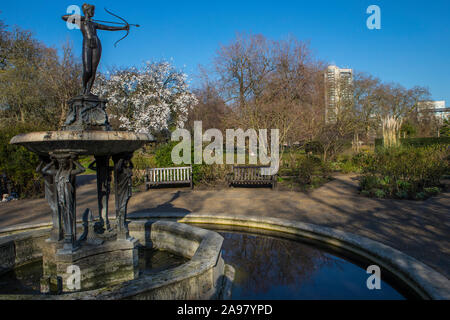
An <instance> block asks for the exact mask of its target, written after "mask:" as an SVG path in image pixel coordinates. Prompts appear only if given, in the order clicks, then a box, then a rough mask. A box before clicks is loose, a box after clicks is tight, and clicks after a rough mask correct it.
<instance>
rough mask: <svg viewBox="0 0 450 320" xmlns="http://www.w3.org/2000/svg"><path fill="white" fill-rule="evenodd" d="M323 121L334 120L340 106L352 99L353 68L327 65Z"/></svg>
mask: <svg viewBox="0 0 450 320" xmlns="http://www.w3.org/2000/svg"><path fill="white" fill-rule="evenodd" d="M324 78H325V122H327V123H328V122H334V121H336V116H337V115H338V113H339V110H340V108H342V107H343V105H344V104H345V103H348V102H351V101H353V90H352V86H353V70H352V69H341V68H338V67H337V66H333V65H331V66H328V68H327V70H326V71H325V75H324Z"/></svg>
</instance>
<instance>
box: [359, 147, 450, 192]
mask: <svg viewBox="0 0 450 320" xmlns="http://www.w3.org/2000/svg"><path fill="white" fill-rule="evenodd" d="M448 156H449V149H448V148H447V147H445V146H439V145H434V146H428V147H420V148H417V147H411V146H409V147H400V148H381V149H379V150H378V152H377V153H375V154H368V155H365V156H364V157H361V158H360V159H359V161H361V164H362V173H363V175H362V177H361V179H360V186H361V189H362V190H363V191H365V192H364V194H369V195H372V196H377V197H384V196H389V197H393V198H401V199H407V198H408V199H420V198H423V196H425V197H427V196H431V195H435V194H437V193H438V192H439V191H438V190H440V189H439V188H438V187H439V185H440V179H441V177H442V176H443V175H445V174H447V173H448V172H449V169H450V167H449V161H448ZM377 190H382V191H384V193H385V195H383V196H381V195H382V193H381V192H377ZM422 193H423V194H422Z"/></svg>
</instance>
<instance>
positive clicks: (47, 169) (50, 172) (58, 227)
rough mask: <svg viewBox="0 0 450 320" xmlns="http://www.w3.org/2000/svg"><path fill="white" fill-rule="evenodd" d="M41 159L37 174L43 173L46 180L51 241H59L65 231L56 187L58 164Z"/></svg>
mask: <svg viewBox="0 0 450 320" xmlns="http://www.w3.org/2000/svg"><path fill="white" fill-rule="evenodd" d="M39 158H40V160H41V162H40V164H39V166H38V167H37V169H36V172H39V173H41V174H42V176H43V178H44V191H45V199H46V200H47V202H48V204H49V206H50V209H51V210H52V223H53V226H52V231H51V232H50V239H51V240H52V241H59V240H62V239H63V229H62V223H61V209H60V207H59V203H58V195H57V192H56V185H55V174H56V172H57V171H58V168H57V165H58V164H57V163H56V161H55V160H51V159H50V158H49V157H43V156H39Z"/></svg>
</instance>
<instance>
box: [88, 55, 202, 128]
mask: <svg viewBox="0 0 450 320" xmlns="http://www.w3.org/2000/svg"><path fill="white" fill-rule="evenodd" d="M186 79H187V76H186V75H185V74H184V73H181V72H179V71H177V70H176V69H175V68H174V67H173V66H172V65H171V64H170V63H168V62H157V63H156V62H153V63H150V62H147V63H145V64H144V66H143V67H142V68H141V69H137V68H128V69H123V70H118V71H115V72H113V73H112V74H110V75H109V77H108V78H106V77H105V76H103V75H100V76H99V79H98V81H97V83H96V88H95V89H94V90H95V91H94V92H95V93H96V94H98V95H100V96H101V97H102V98H106V99H108V108H109V113H110V116H111V118H116V119H118V120H119V122H120V128H123V129H126V130H130V131H134V132H144V133H157V132H161V131H166V130H169V129H172V128H175V127H177V128H182V127H184V123H185V121H186V120H187V115H188V112H189V110H190V109H191V108H192V107H193V106H195V105H196V104H197V98H196V97H195V95H194V94H193V93H192V92H190V91H189V87H188V84H187V81H186Z"/></svg>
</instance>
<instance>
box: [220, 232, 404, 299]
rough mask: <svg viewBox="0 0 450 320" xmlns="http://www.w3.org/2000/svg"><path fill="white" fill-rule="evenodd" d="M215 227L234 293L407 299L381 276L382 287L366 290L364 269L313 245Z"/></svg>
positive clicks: (254, 296) (273, 296)
mask: <svg viewBox="0 0 450 320" xmlns="http://www.w3.org/2000/svg"><path fill="white" fill-rule="evenodd" d="M219 233H220V234H221V235H222V236H223V237H224V239H225V240H224V243H223V252H222V254H223V258H224V260H225V261H226V263H227V264H230V265H232V266H233V267H234V268H235V271H236V273H235V280H234V283H233V290H232V299H255V300H258V299H389V300H391V299H394V300H397V299H405V298H404V297H403V296H402V295H401V294H400V293H399V292H397V291H396V290H395V289H394V288H393V287H391V286H390V285H389V284H387V283H386V282H384V281H381V290H369V289H368V288H367V285H366V282H367V279H368V277H369V276H370V274H367V273H366V270H365V269H363V268H361V267H359V266H357V265H355V264H353V263H351V262H349V261H347V260H345V259H343V258H340V257H337V256H335V255H333V254H330V253H328V252H325V251H323V250H322V249H318V248H315V247H313V246H311V245H307V244H303V243H301V242H297V241H293V240H286V239H281V238H274V237H269V236H265V235H264V236H260V235H252V234H246V233H234V232H219ZM367 266H369V264H368V265H367ZM381 278H382V279H383V271H382V275H381Z"/></svg>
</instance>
